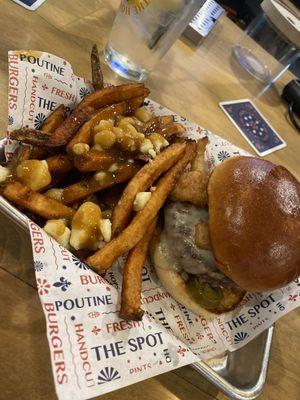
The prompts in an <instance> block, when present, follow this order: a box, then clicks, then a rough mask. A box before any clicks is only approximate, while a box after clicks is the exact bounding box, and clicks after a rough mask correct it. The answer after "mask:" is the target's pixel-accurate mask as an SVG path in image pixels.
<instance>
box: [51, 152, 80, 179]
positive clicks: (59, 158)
mask: <svg viewBox="0 0 300 400" xmlns="http://www.w3.org/2000/svg"><path fill="white" fill-rule="evenodd" d="M46 161H47V164H48V169H49V172H50V173H51V174H54V175H56V174H66V173H67V172H69V171H71V169H72V168H73V164H72V162H71V160H70V159H69V157H68V156H67V155H65V154H57V155H55V156H51V157H48V158H47V159H46Z"/></svg>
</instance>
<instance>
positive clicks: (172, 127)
mask: <svg viewBox="0 0 300 400" xmlns="http://www.w3.org/2000/svg"><path fill="white" fill-rule="evenodd" d="M184 132H185V128H184V127H183V126H182V125H181V124H175V123H173V124H168V125H165V126H163V127H162V128H161V129H159V130H158V133H160V134H161V135H162V136H164V137H165V138H169V137H171V136H182V135H183V134H184Z"/></svg>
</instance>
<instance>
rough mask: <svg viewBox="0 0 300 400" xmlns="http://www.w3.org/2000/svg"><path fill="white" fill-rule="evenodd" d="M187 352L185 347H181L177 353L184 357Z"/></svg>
mask: <svg viewBox="0 0 300 400" xmlns="http://www.w3.org/2000/svg"><path fill="white" fill-rule="evenodd" d="M185 352H186V349H184V348H183V347H181V346H179V347H178V350H177V353H178V354H180V355H181V357H184V353H185Z"/></svg>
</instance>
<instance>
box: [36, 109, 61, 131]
mask: <svg viewBox="0 0 300 400" xmlns="http://www.w3.org/2000/svg"><path fill="white" fill-rule="evenodd" d="M65 118H66V113H65V106H64V105H63V104H61V105H60V106H59V107H57V109H56V110H54V111H53V113H51V114H50V115H49V117H48V118H47V119H46V121H45V122H44V123H43V125H42V129H41V130H42V131H44V132H50V133H51V132H54V131H55V130H56V129H57V128H58V127H59V126H60V125H61V124H62V123H63V121H64V120H65Z"/></svg>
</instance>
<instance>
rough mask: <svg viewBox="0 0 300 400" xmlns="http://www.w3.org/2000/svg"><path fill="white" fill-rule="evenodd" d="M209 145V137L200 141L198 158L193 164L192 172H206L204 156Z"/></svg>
mask: <svg viewBox="0 0 300 400" xmlns="http://www.w3.org/2000/svg"><path fill="white" fill-rule="evenodd" d="M207 144H208V137H207V136H205V137H204V138H203V139H200V140H198V142H197V152H196V156H195V158H194V159H193V161H192V162H191V171H203V170H204V154H205V149H206V145H207Z"/></svg>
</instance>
